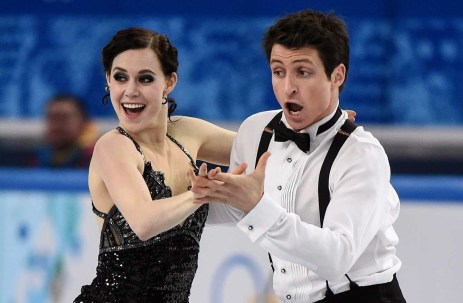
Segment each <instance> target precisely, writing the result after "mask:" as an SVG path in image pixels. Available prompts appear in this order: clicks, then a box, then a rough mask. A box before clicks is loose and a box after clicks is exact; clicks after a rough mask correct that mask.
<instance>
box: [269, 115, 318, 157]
mask: <svg viewBox="0 0 463 303" xmlns="http://www.w3.org/2000/svg"><path fill="white" fill-rule="evenodd" d="M273 129H274V131H275V141H277V142H286V141H288V140H291V141H293V142H294V143H296V145H297V147H299V149H300V150H301V151H303V152H304V153H306V152H308V151H309V149H310V136H309V134H305V133H296V132H295V131H293V130H291V129H289V128H287V127H286V125H284V123H283V122H281V121H280V122H278V123H276V124H275V126H274V127H273Z"/></svg>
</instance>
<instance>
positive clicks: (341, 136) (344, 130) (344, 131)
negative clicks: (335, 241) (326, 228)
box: [318, 120, 357, 227]
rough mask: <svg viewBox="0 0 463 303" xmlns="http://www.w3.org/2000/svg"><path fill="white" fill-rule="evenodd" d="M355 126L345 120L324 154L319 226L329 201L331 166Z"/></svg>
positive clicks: (319, 192) (319, 198)
mask: <svg viewBox="0 0 463 303" xmlns="http://www.w3.org/2000/svg"><path fill="white" fill-rule="evenodd" d="M356 128H357V125H355V124H354V123H353V122H351V121H350V120H346V122H344V124H343V125H342V126H341V129H340V130H339V131H338V132H337V134H336V135H335V136H334V139H333V142H332V143H331V146H330V148H329V149H328V153H327V154H326V157H325V160H324V161H323V164H322V167H321V169H320V175H319V177H318V206H319V208H320V227H323V220H324V219H325V213H326V209H327V208H328V204H329V203H330V200H331V196H330V188H329V185H328V182H329V178H330V171H331V166H333V162H334V160H335V159H336V156H337V155H338V153H339V150H340V149H341V147H342V146H343V145H344V142H346V140H347V138H348V137H349V136H350V134H351V133H352V132H353V131H354V130H355V129H356Z"/></svg>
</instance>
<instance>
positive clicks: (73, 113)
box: [32, 94, 99, 168]
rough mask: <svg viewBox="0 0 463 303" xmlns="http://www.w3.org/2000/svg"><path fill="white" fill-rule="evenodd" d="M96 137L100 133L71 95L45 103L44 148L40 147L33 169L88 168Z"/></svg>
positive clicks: (82, 104)
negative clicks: (35, 167) (37, 167)
mask: <svg viewBox="0 0 463 303" xmlns="http://www.w3.org/2000/svg"><path fill="white" fill-rule="evenodd" d="M98 136H99V131H98V129H97V128H96V126H95V124H94V123H92V122H91V121H90V120H89V119H88V116H87V111H86V108H85V104H84V103H83V101H81V100H80V99H78V98H77V97H76V96H73V95H68V94H60V95H56V96H54V97H53V98H51V99H50V100H49V101H48V103H47V107H46V116H45V142H44V143H45V144H43V145H42V146H40V147H39V150H38V152H37V156H36V159H35V160H33V161H32V162H33V163H32V165H35V166H39V167H49V168H50V167H52V168H88V165H89V163H90V159H91V156H92V153H93V145H94V143H95V141H96V139H97V138H98Z"/></svg>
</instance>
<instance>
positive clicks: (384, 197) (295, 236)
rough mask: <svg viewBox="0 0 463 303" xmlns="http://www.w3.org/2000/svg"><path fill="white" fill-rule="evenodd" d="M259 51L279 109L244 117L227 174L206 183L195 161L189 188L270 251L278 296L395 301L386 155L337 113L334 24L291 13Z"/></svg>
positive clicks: (343, 48)
mask: <svg viewBox="0 0 463 303" xmlns="http://www.w3.org/2000/svg"><path fill="white" fill-rule="evenodd" d="M263 47H264V50H265V53H266V55H267V58H268V60H269V64H270V69H271V72H272V85H273V90H274V93H275V96H276V99H277V100H278V103H279V104H280V106H281V110H275V111H268V112H262V113H258V114H255V115H253V116H251V117H249V118H248V119H246V120H245V121H244V122H243V124H242V125H241V127H240V129H239V131H238V134H237V137H236V139H235V142H234V145H233V149H232V154H231V159H230V171H232V172H233V173H231V174H227V173H222V172H220V170H219V169H214V170H211V171H210V172H209V173H208V177H209V178H205V177H204V176H206V174H207V172H206V170H207V169H206V168H205V166H204V165H203V166H202V167H201V172H200V176H203V177H194V176H193V177H192V179H193V187H192V190H193V191H194V192H197V193H207V194H208V196H209V197H208V198H204V199H201V200H199V201H198V202H201V203H204V202H210V203H211V208H210V215H209V218H208V222H209V223H212V224H213V223H223V222H227V221H235V222H237V226H238V227H239V228H240V229H241V230H242V231H243V232H244V233H246V234H247V235H248V236H249V238H250V239H251V240H252V241H253V242H255V243H257V244H258V245H260V246H261V247H262V248H263V249H265V250H267V251H268V252H269V256H270V258H271V262H272V268H273V269H274V278H273V286H274V291H275V294H276V295H277V296H278V297H279V299H280V300H281V301H283V302H356V303H361V302H405V299H404V298H403V296H402V293H401V290H400V287H399V284H398V282H397V278H396V275H395V274H396V272H397V271H398V270H399V268H400V266H401V262H400V260H399V258H398V257H397V256H396V249H395V245H396V244H397V243H398V238H397V235H396V233H395V231H394V229H393V227H392V224H393V222H394V221H395V220H396V219H397V217H398V214H399V199H398V197H397V194H396V192H395V190H394V189H393V188H392V186H391V185H390V168H389V163H388V159H387V156H386V154H385V152H384V150H383V148H382V146H381V145H380V143H379V142H378V141H377V140H376V139H375V138H374V137H373V136H372V135H371V134H370V133H368V132H366V131H365V130H363V128H362V127H357V126H356V125H355V124H353V123H350V122H346V120H348V119H347V113H346V112H345V111H342V110H341V109H340V108H339V93H340V92H341V90H342V88H343V85H344V83H345V80H346V77H347V71H348V68H349V37H348V33H347V29H346V26H345V24H344V22H343V21H342V20H341V19H340V18H338V17H336V16H334V15H332V14H323V13H320V12H315V11H311V10H307V11H301V12H297V13H293V14H290V15H287V16H286V17H284V18H282V19H280V20H278V21H277V22H276V23H275V24H274V25H273V26H271V27H270V28H269V29H268V31H267V32H266V34H265V36H264V41H263ZM281 112H282V114H281V115H278V114H279V113H281ZM280 116H281V117H280ZM293 140H294V141H293ZM266 150H268V151H269V152H270V153H268V152H265V151H266ZM264 152H265V153H264ZM261 154H263V156H262V157H261V158H260V161H259V163H258V165H257V167H256V169H255V170H254V167H253V166H251V165H253V164H255V163H256V162H257V160H256V159H259V157H260V155H261ZM269 154H271V156H270V157H269ZM242 163H248V164H250V166H249V167H247V166H246V165H245V164H242ZM244 171H246V173H247V174H246V175H242V174H241V173H242V172H244ZM264 172H265V174H264ZM264 175H265V180H264ZM190 176H191V174H190ZM211 179H212V180H211ZM217 201H219V202H223V203H225V205H224V204H220V203H216V202H217ZM230 206H231V207H230Z"/></svg>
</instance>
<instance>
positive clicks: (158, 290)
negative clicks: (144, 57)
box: [74, 128, 208, 303]
mask: <svg viewBox="0 0 463 303" xmlns="http://www.w3.org/2000/svg"><path fill="white" fill-rule="evenodd" d="M118 130H119V132H120V133H121V134H123V135H125V136H127V137H129V138H130V139H132V138H131V137H130V136H129V135H128V134H127V133H126V132H125V131H124V130H123V129H122V128H118ZM168 137H169V138H170V139H171V140H172V141H173V142H175V143H176V144H177V145H178V146H179V147H180V148H181V149H182V150H183V152H184V153H185V154H186V155H187V156H188V157H189V158H190V161H191V163H192V165H193V167H194V168H195V171H196V172H197V167H196V165H195V163H194V161H193V159H192V158H191V156H190V155H189V154H188V152H187V151H186V150H185V149H184V148H183V146H181V145H180V143H178V142H177V141H175V139H173V138H172V137H170V136H168ZM132 141H133V142H134V144H135V146H137V150H138V151H139V152H140V153H141V154H142V155H143V152H142V151H141V149H140V147H139V145H138V144H137V142H135V141H134V140H133V139H132ZM143 158H144V157H143ZM143 178H144V180H145V182H146V184H147V186H148V189H149V191H150V194H151V198H152V199H153V200H158V199H164V198H168V197H171V196H172V191H171V189H170V188H169V187H168V186H167V185H166V184H165V183H164V181H165V180H164V174H163V173H162V172H159V171H154V170H153V168H152V166H151V163H150V162H149V161H148V162H146V161H145V168H144V172H143ZM153 203H156V201H153ZM93 211H94V212H95V214H96V215H98V216H100V217H102V218H103V219H104V223H103V227H102V231H101V237H100V247H99V248H100V249H99V250H100V251H99V255H98V265H97V268H96V278H95V279H94V280H93V281H92V283H91V284H90V285H86V286H83V287H82V290H81V294H80V295H79V296H78V297H77V298H76V299H75V300H74V303H90V302H93V303H99V302H105V303H110V302H128V303H131V302H137V303H138V302H140V303H144V302H164V303H174V302H175V303H182V302H185V303H187V302H188V297H189V295H190V289H191V284H192V282H193V278H194V276H195V273H196V270H197V267H198V253H199V241H200V239H201V234H202V232H203V228H204V223H205V221H206V217H207V213H208V205H203V206H201V207H200V208H199V209H198V210H196V212H194V213H193V214H191V215H190V216H189V217H188V218H187V220H186V221H185V222H184V223H183V225H177V226H175V227H174V228H172V229H170V230H168V231H165V232H163V233H161V234H159V235H157V236H155V237H153V238H151V239H149V240H147V241H141V240H140V239H138V237H137V235H136V234H135V233H134V232H133V231H132V229H131V228H130V226H129V224H128V223H127V221H126V220H125V218H124V216H123V215H122V214H121V213H120V211H119V210H118V209H117V207H116V206H113V207H112V208H111V210H110V211H109V212H108V213H107V214H105V213H102V212H100V211H98V210H97V209H96V208H95V207H93Z"/></svg>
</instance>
